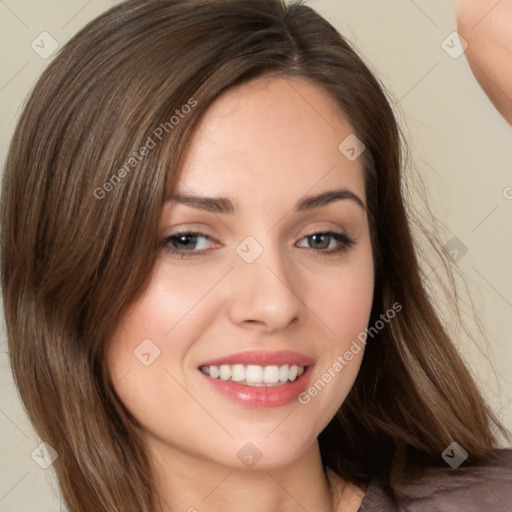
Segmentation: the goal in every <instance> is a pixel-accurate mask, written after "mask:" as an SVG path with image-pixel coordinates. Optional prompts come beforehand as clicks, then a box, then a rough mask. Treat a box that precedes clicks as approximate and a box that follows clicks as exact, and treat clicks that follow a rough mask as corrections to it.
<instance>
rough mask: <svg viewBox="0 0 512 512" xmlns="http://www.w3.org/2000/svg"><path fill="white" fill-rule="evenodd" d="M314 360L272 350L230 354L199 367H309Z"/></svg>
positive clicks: (293, 353)
mask: <svg viewBox="0 0 512 512" xmlns="http://www.w3.org/2000/svg"><path fill="white" fill-rule="evenodd" d="M314 362H315V361H314V360H313V359H311V358H310V357H308V356H305V355H304V354H299V353H298V352H293V351H291V350H274V351H268V350H267V351H261V350H248V351H245V352H238V353H237V354H230V355H228V356H223V357H219V358H217V359H210V360H208V361H204V362H203V363H201V364H200V365H199V367H201V366H221V365H223V364H243V365H249V364H254V365H259V366H271V365H277V366H282V365H285V364H289V365H293V364H296V365H297V366H309V365H312V364H314Z"/></svg>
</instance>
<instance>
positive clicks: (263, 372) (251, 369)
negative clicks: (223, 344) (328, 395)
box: [200, 364, 304, 386]
mask: <svg viewBox="0 0 512 512" xmlns="http://www.w3.org/2000/svg"><path fill="white" fill-rule="evenodd" d="M200 369H201V371H202V372H203V373H206V375H209V376H210V377H212V378H214V379H221V380H234V381H236V382H241V381H245V382H243V383H244V384H247V385H249V386H257V385H258V384H261V385H265V384H276V383H283V384H284V383H285V382H288V381H294V380H295V379H297V378H298V377H300V376H301V375H302V374H303V373H304V366H297V365H296V364H292V365H291V366H290V365H287V364H285V365H283V366H277V365H273V366H259V365H256V364H249V365H247V366H244V365H243V364H233V365H231V364H222V365H220V366H201V368H200Z"/></svg>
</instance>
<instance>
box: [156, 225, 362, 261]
mask: <svg viewBox="0 0 512 512" xmlns="http://www.w3.org/2000/svg"><path fill="white" fill-rule="evenodd" d="M318 235H324V236H328V237H331V238H334V239H335V240H336V241H337V242H338V243H340V244H341V245H340V246H339V247H337V248H334V249H330V250H328V251H326V250H316V249H314V248H311V249H310V250H312V251H313V252H314V253H316V254H315V256H320V257H324V256H325V257H333V256H336V255H338V254H340V253H343V252H346V251H348V250H349V249H350V248H351V247H352V246H353V245H354V244H355V242H354V240H352V239H351V238H349V237H348V236H347V235H346V234H345V233H338V232H335V231H315V232H314V233H310V234H308V235H306V236H304V237H303V238H302V239H301V240H304V239H307V238H311V237H314V236H318ZM184 236H191V237H198V236H199V237H204V238H207V239H209V240H212V238H211V237H209V236H208V235H205V234H204V233H200V232H198V231H178V232H176V233H174V234H172V235H170V236H167V237H165V238H164V239H163V240H162V246H163V248H164V249H165V250H166V251H167V252H169V253H171V254H173V255H175V256H178V257H179V258H180V259H185V258H191V257H192V258H193V257H195V256H200V255H202V254H204V253H205V252H206V251H208V249H203V250H201V251H186V250H185V251H184V250H180V249H176V248H174V247H171V246H170V243H171V242H173V241H177V240H178V239H179V238H181V237H184ZM329 245H330V244H329Z"/></svg>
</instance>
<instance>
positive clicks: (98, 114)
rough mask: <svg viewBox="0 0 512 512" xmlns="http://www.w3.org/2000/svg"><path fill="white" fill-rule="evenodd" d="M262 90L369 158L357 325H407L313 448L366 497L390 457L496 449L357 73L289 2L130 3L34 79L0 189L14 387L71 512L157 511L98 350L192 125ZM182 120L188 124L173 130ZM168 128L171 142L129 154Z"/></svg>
mask: <svg viewBox="0 0 512 512" xmlns="http://www.w3.org/2000/svg"><path fill="white" fill-rule="evenodd" d="M264 74H274V75H276V76H278V75H279V76H282V77H294V76H295V77H301V78H304V79H307V80H309V81H311V82H313V83H315V84H316V85H318V86H320V87H322V88H323V89H324V90H325V91H326V93H327V94H329V95H330V96H332V98H333V99H334V100H335V102H336V104H337V105H339V108H340V112H343V113H344V114H345V115H346V116H347V118H348V119H349V121H350V123H351V125H352V127H353V128H354V131H355V133H356V134H357V136H358V137H359V139H361V140H362V141H363V143H364V144H365V146H366V150H365V151H364V153H363V155H362V158H363V162H364V170H365V180H366V193H367V203H368V209H369V214H370V217H369V220H370V224H371V232H372V244H373V249H374V253H375V270H376V282H375V293H374V304H373V308H372V315H371V319H370V322H371V324H372V325H373V323H374V322H375V321H376V320H377V319H378V318H379V315H380V314H381V313H382V312H384V311H386V310H388V309H389V308H391V307H392V305H393V304H394V303H395V302H398V303H400V304H401V305H402V308H403V310H402V312H401V313H400V314H399V315H397V316H396V318H394V319H393V321H392V322H389V323H386V325H385V326H384V328H383V329H382V330H381V331H380V332H379V333H378V336H377V337H376V338H375V339H374V340H372V341H370V342H369V343H368V346H367V348H366V352H365V355H364V360H363V363H362V366H361V369H360V372H359V375H358V377H357V379H356V382H355V384H354V386H353V389H352V390H351V392H350V394H349V396H348V398H347V399H346V400H345V402H344V403H343V405H342V406H341V408H340V410H339V411H338V412H337V414H336V415H335V417H334V418H333V419H332V421H331V422H330V423H329V425H328V426H327V428H326V429H325V430H324V431H323V432H322V433H321V435H320V437H319V442H320V449H321V453H322V457H323V460H324V463H325V464H327V465H329V466H330V467H332V468H333V469H334V470H335V471H337V472H338V473H339V474H340V475H341V476H342V477H343V478H345V479H346V480H349V481H353V482H356V483H363V482H368V480H369V479H370V478H371V477H372V476H375V475H377V474H378V473H382V474H384V475H388V477H389V475H391V469H392V461H393V460H394V459H396V456H397V454H402V456H401V460H402V463H403V464H405V467H407V468H415V467H416V468H419V467H425V466H437V465H442V464H444V462H443V461H442V459H441V457H440V454H441V452H442V451H443V450H444V449H445V448H446V446H447V445H448V444H450V443H451V442H452V441H454V440H456V441H457V442H459V443H460V444H461V445H462V446H463V447H464V448H465V449H466V450H467V451H468V452H469V454H470V459H469V461H468V462H469V463H470V464H471V463H476V462H478V461H479V460H482V459H484V458H485V457H486V455H487V454H488V453H489V452H490V450H492V448H493V447H494V446H495V444H496V440H495V438H494V436H493V434H492V432H491V429H490V425H491V423H492V422H494V423H495V424H496V425H498V426H499V423H498V422H497V420H496V419H495V418H494V416H493V415H492V414H491V412H490V410H489V409H488V408H487V406H486V405H485V404H484V401H483V400H482V398H481V396H480V394H479V392H478V390H477V388H476V387H475V384H474V383H473V380H472V378H471V376H470V374H469V372H468V370H467V369H466V367H465V366H464V364H463V362H462V360H461V359H460V357H459V356H458V355H457V352H456V350H455V349H454V346H453V344H452V342H451V340H450V337H449V335H448V334H447V332H446V330H445V328H444V327H443V325H442V323H441V321H440V320H439V318H438V316H437V315H436V312H435V310H434V308H433V306H432V304H431V302H430V300H429V297H428V295H427V293H426V291H425V288H424V285H423V283H422V279H421V275H420V270H419V267H418V262H417V257H416V254H415V247H414V245H413V238H412V235H411V231H410V225H409V223H408V219H407V214H406V210H405V206H404V200H403V198H402V191H401V167H402V165H403V162H402V154H401V147H402V146H401V137H400V131H399V129H398V126H397V122H396V120H395V117H394V115H393V111H392V109H391V107H390V105H389V103H388V101H387V99H386V97H385V95H384V92H383V88H382V85H381V84H380V83H379V82H378V80H377V79H376V78H375V77H374V76H373V75H372V73H371V72H370V71H369V69H368V68H367V66H366V65H365V64H364V63H363V61H362V60H361V58H360V57H358V56H357V54H356V53H355V52H354V51H353V50H352V48H351V46H350V45H349V44H347V42H346V41H345V40H344V39H343V37H342V36H341V35H340V34H339V33H338V32H337V31H336V30H335V29H334V28H333V27H332V26H331V25H330V24H329V23H328V22H327V21H325V20H324V19H323V18H322V17H321V16H320V15H318V14H317V13H316V12H315V11H314V10H312V9H311V8H309V7H307V6H305V5H302V4H301V3H292V4H290V5H286V4H285V3H284V1H283V0H129V1H127V2H124V3H122V4H120V5H118V6H116V7H114V8H112V9H111V10H109V11H108V12H106V13H104V14H103V15H101V16H99V17H98V18H96V19H95V20H93V21H92V22H91V23H89V24H88V25H87V26H86V27H85V28H83V29H82V30H81V31H80V32H79V33H78V34H77V35H76V36H75V37H74V38H73V39H72V40H71V41H69V42H68V43H67V44H66V45H65V46H64V47H63V48H62V49H61V50H60V52H59V54H58V55H57V57H56V58H55V59H54V60H53V61H52V62H51V63H50V65H49V66H48V67H47V68H46V70H45V71H44V73H43V74H42V76H41V78H40V79H39V81H38V83H37V84H36V86H35V88H34V90H33V91H32V93H31V95H30V97H29V99H28V102H27V104H26V106H25V109H24V111H23V113H22V115H21V118H20V120H19V123H18V125H17V128H16V131H15V134H14V137H13V140H12V143H11V146H10V150H9V154H8V157H7V161H6V167H5V175H4V181H3V191H2V194H3V198H2V201H3V202H2V211H1V228H2V240H1V256H2V268H1V270H2V288H3V294H4V308H5V317H6V326H7V336H8V341H9V352H10V358H11V364H12V369H13V374H14V378H15V382H16V385H17V386H18V388H19V392H20V395H21V398H22V400H23V403H24V405H25V407H26V410H27V412H28V414H29V417H30V419H31V421H32V423H33V425H34V427H35V430H36V432H37V433H38V435H39V436H40V437H41V438H42V439H43V440H45V441H46V442H48V443H49V444H50V445H51V446H52V447H53V448H54V449H55V450H56V451H57V452H58V455H59V456H58V458H57V460H56V461H55V462H54V467H55V470H56V473H57V476H58V479H59V484H60V487H61V490H62V493H63V497H64V499H65V501H66V504H67V506H68V507H69V509H70V510H71V511H73V512H74V511H86V512H89V511H91V510H95V511H97V512H101V511H105V512H107V511H108V512H111V511H112V510H123V512H129V511H134V512H135V511H137V512H153V511H154V510H156V508H157V503H158V498H157V496H156V487H155V482H154V475H153V473H152V469H151V468H152V463H151V460H150V459H149V457H148V455H147V452H146V449H145V446H144V444H143V441H142V437H141V436H140V434H139V429H138V425H137V422H136V420H135V419H134V418H133V417H132V415H131V414H130V413H129V411H128V410H127V409H126V407H124V405H123V404H122V403H121V401H120V400H119V398H118V397H117V395H116V393H115V390H114V386H113V384H115V383H111V382H110V381H109V377H108V374H107V371H106V368H105V364H104V363H105V357H104V353H105V347H106V345H107V343H108V340H109V336H110V334H111V333H112V331H113V329H114V327H115V326H116V323H117V322H118V320H119V318H120V317H121V315H122V313H123V312H124V311H125V310H126V308H127V307H128V306H129V305H130V304H131V303H132V302H133V301H134V300H135V299H136V298H137V297H138V296H139V294H140V293H141V292H142V291H143V290H144V286H145V285H146V284H147V282H148V278H149V276H150V274H151V271H152V269H153V265H154V261H155V258H156V253H157V248H158V238H157V226H158V220H159V217H160V213H161V209H162V205H163V201H164V198H165V195H166V193H168V191H169V190H172V189H173V187H174V185H175V183H176V181H177V179H178V170H179V168H180V161H181V159H182V155H183V152H184V149H185V148H186V146H187V141H188V140H189V139H190V136H191V134H192V133H193V130H194V127H195V126H196V125H197V122H198V121H199V119H200V118H201V115H202V114H203V113H204V112H205V111H206V109H207V108H208V106H209V105H210V104H211V103H212V101H213V100H214V99H215V98H216V97H217V96H218V95H219V94H220V93H221V92H223V91H224V90H226V89H227V88H230V87H232V86H234V85H235V84H240V83H242V82H244V81H247V80H250V79H251V78H255V77H258V76H262V75H264ZM184 105H189V106H190V109H188V110H186V109H184V108H183V110H181V109H182V106H184ZM177 110H178V111H179V112H185V111H187V112H188V113H187V114H186V115H183V116H179V117H180V119H179V122H178V123H176V124H170V123H169V120H170V119H171V117H172V116H173V115H178V114H177V112H176V111H177ZM165 123H167V125H166V124H165ZM162 126H165V127H166V130H165V136H163V137H162V138H161V140H159V141H158V143H157V144H155V147H153V148H152V149H151V151H148V152H146V153H145V154H144V155H142V151H141V148H142V147H143V146H145V145H146V144H147V143H148V137H150V138H153V139H154V137H153V136H152V134H154V133H155V129H157V128H158V127H162ZM132 159H133V160H132ZM121 169H124V172H122V171H121ZM107 183H109V184H110V185H107ZM500 428H501V430H502V432H504V430H503V428H502V427H500Z"/></svg>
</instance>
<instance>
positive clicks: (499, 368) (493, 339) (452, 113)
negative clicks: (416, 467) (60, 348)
mask: <svg viewBox="0 0 512 512" xmlns="http://www.w3.org/2000/svg"><path fill="white" fill-rule="evenodd" d="M115 3H116V2H115V1H106V0H89V1H87V0H66V1H60V2H59V1H44V2H43V1H40V0H37V1H36V0H34V1H23V0H3V1H0V69H1V76H0V112H1V117H0V163H2V164H3V160H4V158H5V152H6V149H7V145H8V142H9V140H10V137H11V134H12V132H13V129H14V125H15V120H16V119H17V116H18V115H19V113H20V109H21V107H22V105H23V101H24V98H25V96H26V95H27V93H28V92H29V90H30V89H31V87H32V85H33V84H34V81H35V80H36V78H37V77H38V75H39V74H40V73H41V71H42V69H43V68H44V67H45V66H46V65H47V64H48V62H49V60H51V57H50V58H49V59H43V58H41V57H40V56H39V55H38V54H36V52H35V51H34V50H32V48H31V43H32V41H33V40H34V39H35V38H36V37H37V36H38V35H39V34H40V33H41V32H43V31H46V32H48V33H50V34H51V35H52V37H53V38H55V39H56V40H57V41H58V43H59V45H63V44H64V43H65V42H66V41H67V40H68V39H69V38H70V37H71V36H72V35H73V34H75V33H76V32H77V31H78V30H79V29H80V28H81V27H82V26H83V25H84V24H85V23H86V22H88V21H89V20H91V19H92V18H94V17H95V16H96V15H98V14H99V13H101V12H103V11H105V10H106V9H107V8H109V7H110V6H111V5H114V4H115ZM306 4H307V5H310V6H312V7H314V8H316V9H317V10H318V11H319V12H320V13H321V14H322V15H324V16H325V17H326V18H327V19H328V20H329V21H330V22H331V23H333V24H334V25H335V26H336V27H337V28H338V30H339V31H340V32H341V33H342V34H343V35H345V36H346V37H347V38H348V39H349V40H350V41H352V43H353V44H354V45H355V48H356V49H357V50H359V52H360V54H361V55H362V57H363V58H364V60H365V61H366V62H367V64H368V65H369V66H370V68H371V69H373V70H374V71H375V72H377V74H378V76H379V77H380V79H381V81H382V82H383V83H384V85H385V86H386V87H387V88H388V89H389V91H390V94H391V97H392V98H393V102H394V103H395V109H396V112H397V114H398V116H399V121H400V124H401V126H402V129H403V131H404V133H405V135H406V137H407V139H408V141H409V144H410V148H411V151H412V158H413V163H414V164H415V165H416V166H417V168H418V169H419V171H420V173H421V175H422V176H423V180H424V182H425V184H426V189H427V192H428V195H429V197H430V206H431V208H432V211H433V213H434V214H435V216H436V217H437V219H438V220H439V222H440V223H441V226H443V227H444V232H443V238H442V241H443V243H444V242H447V241H448V240H449V239H451V238H453V237H456V238H457V239H458V240H460V242H461V243H462V244H464V245H465V246H466V247H467V253H466V254H465V255H464V256H463V257H462V258H460V259H459V260H458V262H457V265H458V267H459V269H460V270H461V271H462V272H463V274H464V275H465V278H466V280H467V282H468V284H469V286H470V291H471V296H472V297H473V300H474V302H475V305H476V308H477V310H478V311H479V313H480V314H481V318H482V321H483V322H484V324H485V328H486V331H487V339H488V342H487V343H486V342H484V341H483V340H482V339H481V338H480V339H479V338H476V339H475V340H472V339H469V338H467V337H466V336H464V335H461V336H460V347H461V351H462V353H463V356H464V357H465V358H466V359H467V361H468V362H469V364H470V367H471V369H472V371H473V372H474V374H475V376H476V378H477V380H478V381H479V383H480V384H481V386H482V389H483V390H484V392H485V394H486V396H487V397H488V399H489V401H490V403H491V405H492V407H493V408H494V410H495V411H496V413H497V414H498V416H499V417H500V418H501V419H502V420H503V421H504V422H505V424H506V426H507V427H508V428H509V429H512V378H511V377H510V376H511V375H512V343H511V339H512V336H511V335H512V322H511V319H512V272H511V271H510V261H511V255H512V231H511V219H512V188H507V187H512V140H511V138H512V129H511V127H510V126H509V125H508V124H507V123H506V122H505V121H504V120H503V119H502V118H501V117H500V115H499V114H498V113H497V112H496V111H495V110H494V108H493V107H492V104H491V103H490V101H489V100H488V99H487V98H486V96H485V95H484V93H483V92H482V91H481V90H480V88H479V86H478V84H477V82H476V81H475V80H474V78H473V76H472V75H471V72H470V69H469V66H468V63H467V61H466V60H465V58H464V55H462V56H460V57H459V58H452V56H450V55H448V54H447V53H446V52H445V51H444V50H443V47H442V42H443V41H444V40H445V39H446V38H447V37H448V36H449V35H450V34H451V33H452V32H453V31H454V30H456V20H455V10H454V1H453V0H441V1H434V0H429V1H428V2H427V1H426V0H415V1H413V0H388V1H385V0H351V1H347V0H309V1H307V2H306ZM484 22H485V20H483V21H482V23H484ZM447 41H449V42H450V39H448V40H447ZM507 191H508V193H507ZM507 196H508V199H507ZM451 243H453V242H451ZM440 309H442V307H441V306H440ZM6 350H7V349H6V342H5V329H4V327H3V325H2V333H0V366H1V373H0V386H1V387H0V433H1V435H0V461H1V467H0V512H29V511H30V512H43V511H57V510H60V508H59V499H58V491H56V490H55V489H56V486H55V483H54V482H53V484H52V485H53V490H52V488H51V487H50V485H49V483H50V482H52V481H53V480H52V479H53V475H52V470H51V468H50V469H46V470H45V469H42V468H40V467H39V466H38V465H37V464H36V463H35V462H34V460H33V459H32V458H31V453H32V452H33V450H34V449H35V448H36V446H37V445H38V444H39V443H40V442H41V440H39V439H38V438H37V436H36V435H35V434H34V432H33V430H32V428H31V426H30V424H29V422H28V421H27V418H26V416H25V414H24V412H23V408H22V405H21V403H20V401H19V398H18V396H17V393H16V390H15V388H14V386H13V383H12V378H11V374H10V370H9V365H8V357H7V352H6Z"/></svg>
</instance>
